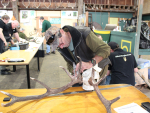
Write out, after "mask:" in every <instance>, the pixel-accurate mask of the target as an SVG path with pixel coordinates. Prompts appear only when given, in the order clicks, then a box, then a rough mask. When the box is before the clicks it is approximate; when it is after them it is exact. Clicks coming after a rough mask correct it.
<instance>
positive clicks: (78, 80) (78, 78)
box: [0, 57, 82, 107]
mask: <svg viewBox="0 0 150 113" xmlns="http://www.w3.org/2000/svg"><path fill="white" fill-rule="evenodd" d="M78 58H79V57H78ZM79 59H80V58H79ZM81 65H82V62H81V59H80V65H79V67H80V68H81ZM62 68H63V67H62ZM63 69H64V70H65V71H66V73H67V74H68V75H69V76H70V77H71V79H72V81H71V82H69V83H68V84H67V85H65V86H62V87H60V88H57V89H51V88H49V87H48V86H47V85H45V84H44V83H42V82H40V81H39V80H37V79H35V78H31V77H30V79H31V80H34V81H36V82H38V83H40V84H41V85H43V86H44V87H45V88H46V89H47V92H46V93H44V94H41V95H33V96H25V97H17V96H14V95H12V94H9V93H6V92H4V91H0V92H1V93H3V94H5V95H8V96H9V97H11V98H12V100H11V101H10V102H9V103H6V104H3V103H2V106H3V107H7V106H10V105H12V104H14V103H15V102H20V101H27V100H35V99H41V98H44V97H47V96H49V95H51V94H56V93H59V92H62V91H64V90H66V89H68V88H69V87H71V86H72V85H74V84H76V83H82V79H81V75H80V73H79V74H78V76H72V75H70V73H69V72H68V71H67V70H66V69H65V68H63ZM78 70H79V69H78ZM79 75H80V76H79Z"/></svg>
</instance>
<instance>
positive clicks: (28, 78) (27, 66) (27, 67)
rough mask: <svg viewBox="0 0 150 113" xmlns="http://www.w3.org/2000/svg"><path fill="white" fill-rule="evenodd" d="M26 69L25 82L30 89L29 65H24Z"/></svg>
mask: <svg viewBox="0 0 150 113" xmlns="http://www.w3.org/2000/svg"><path fill="white" fill-rule="evenodd" d="M26 71H27V83H28V89H30V88H31V87H30V72H29V65H26Z"/></svg>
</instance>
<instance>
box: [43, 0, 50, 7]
mask: <svg viewBox="0 0 150 113" xmlns="http://www.w3.org/2000/svg"><path fill="white" fill-rule="evenodd" d="M49 2H50V4H49V6H48V7H47V6H46V5H45V0H43V3H44V5H45V7H46V8H49V7H50V6H51V0H49Z"/></svg>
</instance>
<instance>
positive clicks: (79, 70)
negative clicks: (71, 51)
mask: <svg viewBox="0 0 150 113" xmlns="http://www.w3.org/2000/svg"><path fill="white" fill-rule="evenodd" d="M77 58H79V68H78V73H80V72H81V67H82V60H81V58H80V57H79V56H77Z"/></svg>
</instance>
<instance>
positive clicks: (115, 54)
mask: <svg viewBox="0 0 150 113" xmlns="http://www.w3.org/2000/svg"><path fill="white" fill-rule="evenodd" d="M108 45H109V46H110V47H111V54H110V56H109V59H110V61H111V63H112V64H110V65H109V68H108V72H107V75H110V73H111V80H110V84H131V85H133V86H134V85H135V77H134V73H136V72H138V68H137V63H136V60H135V57H134V55H133V54H132V53H130V52H126V51H124V50H122V49H121V48H119V45H118V44H117V43H116V42H109V43H108Z"/></svg>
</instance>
